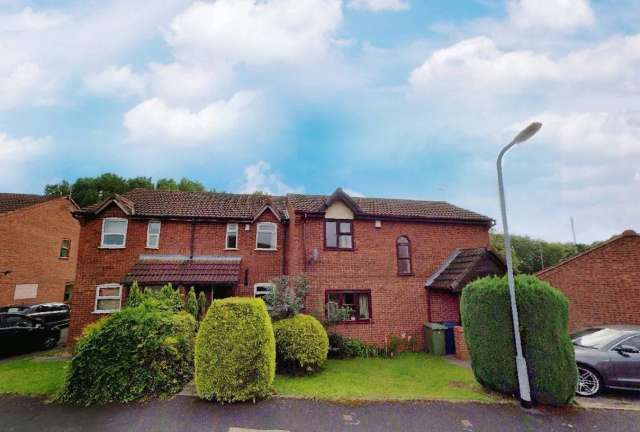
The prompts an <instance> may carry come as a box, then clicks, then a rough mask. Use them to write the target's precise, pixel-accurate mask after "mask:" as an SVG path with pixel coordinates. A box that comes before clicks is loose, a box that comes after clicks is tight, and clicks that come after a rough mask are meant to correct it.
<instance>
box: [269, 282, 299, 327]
mask: <svg viewBox="0 0 640 432" xmlns="http://www.w3.org/2000/svg"><path fill="white" fill-rule="evenodd" d="M289 282H290V280H289V278H288V277H287V276H282V277H279V278H276V279H274V280H273V288H272V289H271V290H270V291H269V293H268V294H267V295H266V296H265V297H264V301H265V303H266V304H267V305H269V315H271V318H272V319H273V320H274V321H277V320H281V319H285V318H289V317H292V316H295V315H297V314H298V313H300V311H301V310H302V309H303V308H304V299H305V297H306V296H307V293H308V292H309V279H307V277H306V276H297V277H295V278H294V279H293V287H291V286H290V284H289Z"/></svg>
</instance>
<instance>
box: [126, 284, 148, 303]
mask: <svg viewBox="0 0 640 432" xmlns="http://www.w3.org/2000/svg"><path fill="white" fill-rule="evenodd" d="M143 300H144V295H143V294H142V292H141V291H140V286H139V285H138V281H133V283H132V284H131V288H130V289H129V295H128V296H127V307H136V306H139V305H140V303H142V301H143Z"/></svg>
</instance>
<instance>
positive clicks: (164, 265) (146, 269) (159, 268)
mask: <svg viewBox="0 0 640 432" xmlns="http://www.w3.org/2000/svg"><path fill="white" fill-rule="evenodd" d="M239 280H240V257H228V256H196V257H186V256H179V255H143V256H140V258H139V259H138V262H136V264H135V265H134V266H133V267H132V268H131V270H129V272H128V273H127V275H126V276H125V278H124V279H123V283H125V284H131V283H133V282H134V281H137V282H138V283H139V284H140V285H159V284H165V283H169V282H170V283H172V284H175V285H180V284H182V285H187V284H218V283H224V284H234V283H237V282H238V281H239Z"/></svg>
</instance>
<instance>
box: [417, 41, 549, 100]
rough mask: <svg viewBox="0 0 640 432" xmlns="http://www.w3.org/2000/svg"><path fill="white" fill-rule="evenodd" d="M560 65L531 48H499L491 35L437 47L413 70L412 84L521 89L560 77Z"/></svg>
mask: <svg viewBox="0 0 640 432" xmlns="http://www.w3.org/2000/svg"><path fill="white" fill-rule="evenodd" d="M559 73H560V71H559V68H558V66H557V65H556V64H555V63H554V62H553V61H552V60H550V59H549V58H548V57H547V56H545V55H540V54H536V53H533V52H531V51H511V52H504V51H501V50H499V49H498V48H497V47H496V46H495V44H494V42H493V41H492V40H491V39H489V38H487V37H483V36H480V37H476V38H472V39H467V40H464V41H462V42H458V43H456V44H455V45H452V46H450V47H447V48H443V49H439V50H436V51H435V52H434V53H433V54H431V56H430V57H429V58H428V59H427V60H426V61H425V62H424V63H423V64H422V65H421V66H419V67H418V68H416V69H414V70H413V71H412V72H411V75H410V77H409V84H410V85H411V86H412V87H413V88H414V89H416V90H420V91H437V92H438V93H443V92H449V91H453V90H455V89H458V91H461V92H472V91H487V90H491V91H496V92H501V93H510V92H513V91H518V90H520V89H521V88H522V87H524V86H526V85H531V84H533V83H535V82H536V81H540V80H549V79H556V78H557V77H558V76H559Z"/></svg>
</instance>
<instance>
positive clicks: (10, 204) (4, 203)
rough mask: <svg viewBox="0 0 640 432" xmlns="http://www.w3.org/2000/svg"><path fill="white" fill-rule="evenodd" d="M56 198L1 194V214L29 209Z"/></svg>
mask: <svg viewBox="0 0 640 432" xmlns="http://www.w3.org/2000/svg"><path fill="white" fill-rule="evenodd" d="M55 198H57V197H52V196H46V195H28V194H15V193H0V214H1V213H6V212H10V211H14V210H19V209H21V208H24V207H29V206H32V205H35V204H40V203H42V202H45V201H48V200H50V199H55Z"/></svg>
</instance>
